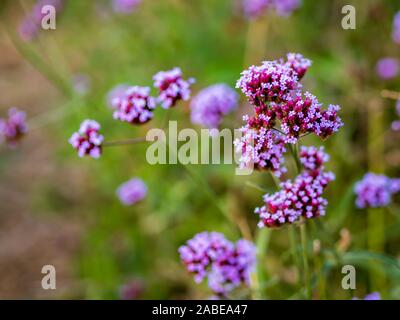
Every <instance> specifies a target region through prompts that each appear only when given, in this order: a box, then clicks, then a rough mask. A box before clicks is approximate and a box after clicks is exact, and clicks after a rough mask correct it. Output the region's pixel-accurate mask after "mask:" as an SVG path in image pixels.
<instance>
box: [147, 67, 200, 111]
mask: <svg viewBox="0 0 400 320" xmlns="http://www.w3.org/2000/svg"><path fill="white" fill-rule="evenodd" d="M153 80H154V86H155V87H156V88H157V89H158V90H159V96H158V98H157V102H158V103H160V104H161V106H162V107H163V108H164V109H169V108H172V107H174V106H175V104H176V103H177V102H178V101H179V100H184V101H187V100H189V98H190V86H191V84H193V83H194V79H192V78H191V79H189V80H184V79H183V78H182V71H181V69H180V68H174V69H172V70H169V71H160V72H158V73H157V74H156V75H155V76H154V77H153Z"/></svg>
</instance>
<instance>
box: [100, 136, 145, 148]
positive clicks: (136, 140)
mask: <svg viewBox="0 0 400 320" xmlns="http://www.w3.org/2000/svg"><path fill="white" fill-rule="evenodd" d="M141 142H146V138H145V137H139V138H132V139H126V140H118V141H105V142H104V143H103V147H118V146H126V145H130V144H137V143H141Z"/></svg>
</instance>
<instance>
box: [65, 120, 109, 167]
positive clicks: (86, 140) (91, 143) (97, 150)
mask: <svg viewBox="0 0 400 320" xmlns="http://www.w3.org/2000/svg"><path fill="white" fill-rule="evenodd" d="M99 131H100V125H99V124H98V122H96V121H94V120H85V121H83V122H82V124H81V126H80V128H79V131H78V132H75V133H74V134H73V135H72V136H71V138H70V139H69V143H70V144H71V145H72V146H73V147H74V148H75V149H76V150H77V151H78V156H79V157H81V158H82V157H83V156H86V155H87V156H90V157H92V158H95V159H97V158H99V157H100V156H101V152H102V144H103V140H104V137H103V136H102V135H101V134H99Z"/></svg>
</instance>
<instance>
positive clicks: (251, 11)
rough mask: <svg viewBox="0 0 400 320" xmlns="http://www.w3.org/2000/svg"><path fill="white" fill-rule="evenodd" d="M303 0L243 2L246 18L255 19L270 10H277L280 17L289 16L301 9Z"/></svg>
mask: <svg viewBox="0 0 400 320" xmlns="http://www.w3.org/2000/svg"><path fill="white" fill-rule="evenodd" d="M300 4H301V0H243V10H244V14H245V15H246V17H248V18H251V19H254V18H257V17H259V16H262V15H264V14H265V13H266V11H268V10H275V11H276V13H277V14H278V15H280V16H289V15H290V14H291V13H292V12H293V11H294V10H296V9H298V8H299V7H300Z"/></svg>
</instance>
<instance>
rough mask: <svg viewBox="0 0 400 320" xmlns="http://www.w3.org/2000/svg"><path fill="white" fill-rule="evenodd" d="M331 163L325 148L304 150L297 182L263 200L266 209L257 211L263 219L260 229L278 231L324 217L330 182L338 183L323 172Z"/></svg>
mask: <svg viewBox="0 0 400 320" xmlns="http://www.w3.org/2000/svg"><path fill="white" fill-rule="evenodd" d="M328 159H329V156H328V155H327V154H325V153H324V151H323V148H320V149H319V150H318V149H316V148H315V147H302V149H301V152H300V162H301V163H302V164H303V166H304V171H303V172H302V173H301V174H300V175H298V176H297V178H296V179H295V180H294V181H291V180H287V181H285V182H283V183H281V184H280V187H281V190H279V191H278V192H276V193H273V194H266V195H265V196H264V202H265V205H264V206H263V207H261V208H256V210H255V213H256V214H258V215H259V216H260V222H259V224H258V226H259V227H260V228H262V227H268V228H272V227H279V226H282V225H283V224H286V223H289V224H290V223H294V222H296V221H298V220H299V219H300V218H301V217H303V218H305V219H311V218H315V217H319V216H324V215H325V213H326V206H327V204H328V201H327V200H326V199H325V198H323V197H322V195H323V192H324V190H325V188H326V187H327V186H328V184H329V182H331V181H333V180H334V179H335V176H334V174H333V173H332V172H325V171H324V165H323V164H324V163H325V162H326V161H328Z"/></svg>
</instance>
